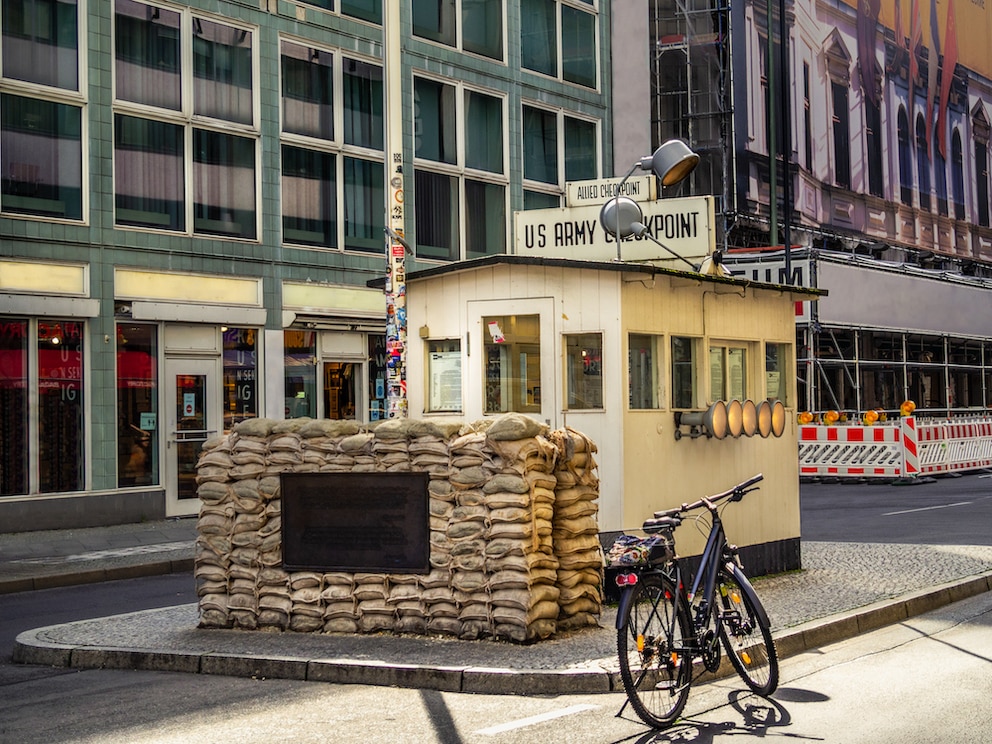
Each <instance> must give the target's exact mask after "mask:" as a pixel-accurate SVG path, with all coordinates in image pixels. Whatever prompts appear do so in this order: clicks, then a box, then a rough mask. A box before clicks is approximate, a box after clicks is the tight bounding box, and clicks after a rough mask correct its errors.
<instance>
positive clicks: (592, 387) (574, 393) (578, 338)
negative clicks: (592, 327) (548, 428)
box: [564, 333, 603, 411]
mask: <svg viewBox="0 0 992 744" xmlns="http://www.w3.org/2000/svg"><path fill="white" fill-rule="evenodd" d="M564 341H565V407H566V408H567V409H568V410H570V411H581V410H589V409H599V408H602V407H603V334H602V333H576V334H566V335H565V336H564Z"/></svg>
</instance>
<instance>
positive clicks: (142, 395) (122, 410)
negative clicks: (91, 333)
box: [117, 323, 159, 487]
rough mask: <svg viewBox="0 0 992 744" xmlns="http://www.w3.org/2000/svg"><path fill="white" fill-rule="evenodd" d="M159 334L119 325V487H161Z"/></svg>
mask: <svg viewBox="0 0 992 744" xmlns="http://www.w3.org/2000/svg"><path fill="white" fill-rule="evenodd" d="M158 442H159V439H158V334H157V329H156V327H155V326H152V325H135V324H131V323H119V324H118V325H117V485H118V486H121V487H126V486H146V485H151V484H153V483H158V480H159V479H158V474H159V463H158Z"/></svg>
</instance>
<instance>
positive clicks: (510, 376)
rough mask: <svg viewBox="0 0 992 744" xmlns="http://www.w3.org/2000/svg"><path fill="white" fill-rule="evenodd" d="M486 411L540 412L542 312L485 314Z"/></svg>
mask: <svg viewBox="0 0 992 744" xmlns="http://www.w3.org/2000/svg"><path fill="white" fill-rule="evenodd" d="M482 323H483V329H484V330H483V335H484V337H485V343H484V347H483V353H484V354H485V369H484V373H483V374H485V380H484V383H485V388H484V389H485V402H484V412H485V413H507V412H509V411H516V412H518V413H540V411H541V344H540V339H541V320H540V316H539V315H499V316H489V317H486V318H483V321H482Z"/></svg>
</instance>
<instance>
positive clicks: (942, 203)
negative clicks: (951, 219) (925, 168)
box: [932, 128, 947, 216]
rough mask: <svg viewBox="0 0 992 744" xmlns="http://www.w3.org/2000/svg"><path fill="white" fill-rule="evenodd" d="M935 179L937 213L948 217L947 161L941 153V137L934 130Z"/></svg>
mask: <svg viewBox="0 0 992 744" xmlns="http://www.w3.org/2000/svg"><path fill="white" fill-rule="evenodd" d="M932 148H933V178H934V191H935V192H936V194H937V213H938V214H942V215H944V216H946V215H947V160H945V159H944V156H943V154H941V152H940V136H939V135H938V133H937V129H936V128H934V130H933V144H932Z"/></svg>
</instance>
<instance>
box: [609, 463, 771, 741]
mask: <svg viewBox="0 0 992 744" xmlns="http://www.w3.org/2000/svg"><path fill="white" fill-rule="evenodd" d="M763 478H764V476H763V475H761V474H760V473H759V474H758V475H756V476H754V477H753V478H750V479H748V480H746V481H744V482H743V483H740V484H738V485H736V486H734V487H733V488H731V489H730V490H728V491H724V492H723V493H719V494H716V495H714V496H710V497H707V498H702V499H700V500H699V501H696V502H694V503H692V504H683V505H682V506H680V507H679V508H677V509H670V510H667V511H660V512H655V514H654V518H653V519H649V520H647V521H646V522H644V526H643V529H644V532H645V533H647V534H648V537H647V538H642V539H637V538H633V539H632V540H631V541H630V543H629V544H628V546H621V550H623V549H624V547H626V549H627V554H626V556H624V557H625V560H623V561H622V564H623V563H626V564H628V565H622V567H621V569H620V571H619V572H618V573H617V577H616V582H617V585H618V586H620V587H621V589H622V593H621V595H620V607H619V611H618V612H617V651H618V653H619V656H620V677H621V679H622V680H623V687H624V690H625V691H626V693H627V701H628V702H629V703H630V704H631V705H632V706H633V707H634V710H635V711H636V712H637V715H638V716H639V717H640V718H641V720H643V721H644V722H645V723H647V724H648V725H649V726H652V727H655V728H665V727H668V726H671V725H672V724H673V723H675V721H676V719H678V717H679V714H680V713H681V712H682V709H683V708H684V707H685V703H686V700H687V699H688V697H689V688H690V687H691V685H692V683H693V681H694V680H695V679H697V678H698V677H699V675H701V674H703V673H704V672H715V671H717V669H718V668H719V666H720V660H721V650H720V645H721V642H722V644H723V648H725V649H726V652H727V655H728V657H729V659H730V662H731V664H732V665H733V667H734V669H735V670H736V671H737V673H738V674H739V675H740V676H741V679H743V680H744V682H745V683H746V684H747V686H748V687H749V688H750V689H751V690H753V691H754V692H755V693H757V694H758V695H761V696H763V697H767V696H768V695H770V694H771V693H772V692H774V691H775V688H776V687H778V656H777V654H776V652H775V644H774V642H773V641H772V634H771V629H770V627H769V622H768V614H767V613H766V612H765V609H764V607H762V605H761V602H760V601H759V600H758V597H757V595H756V594H755V592H754V588H753V587H752V586H751V583H750V582H749V581H748V579H747V577H746V576H745V575H744V571H743V567H742V565H741V561H740V558H739V556H738V555H737V547H736V546H734V545H730V544H729V543H728V542H727V536H726V533H725V532H724V530H723V522H722V521H721V518H720V512H721V510H722V508H724V507H726V505H728V504H730V503H731V502H735V501H740V500H741V499H743V498H744V496H745V494H748V493H750V492H751V491H756V490H758V489H757V488H756V487H755V484H756V483H758V482H759V481H761V480H762V479H763ZM703 508H705V509H706V510H707V511H708V512H709V514H710V520H709V536H708V538H707V540H706V547H705V548H704V550H703V554H702V557H701V559H700V563H699V567H698V568H697V569H696V572H695V575H694V576H693V577H691V576H689V572H688V571H687V570H685V569H684V567H683V565H682V563H683V561H682V559H680V558H679V557H678V556H677V554H676V552H675V538H674V534H673V531H674V529H675V528H676V527H678V526H679V525H680V524H682V521H683V519H684V518H685V515H686V514H687V513H689V512H692V511H695V510H698V509H703ZM697 518H704V519H705V516H704V514H700V515H699V517H697ZM628 539H629V540H630V538H628ZM621 540H623V538H621ZM615 547H616V546H615ZM611 553H614V551H611ZM689 581H691V588H687V587H686V583H687V582H689ZM697 662H698V665H697ZM626 705H627V703H624V707H626ZM622 713H623V708H621V709H620V712H619V713H618V714H617V715H621V714H622Z"/></svg>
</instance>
